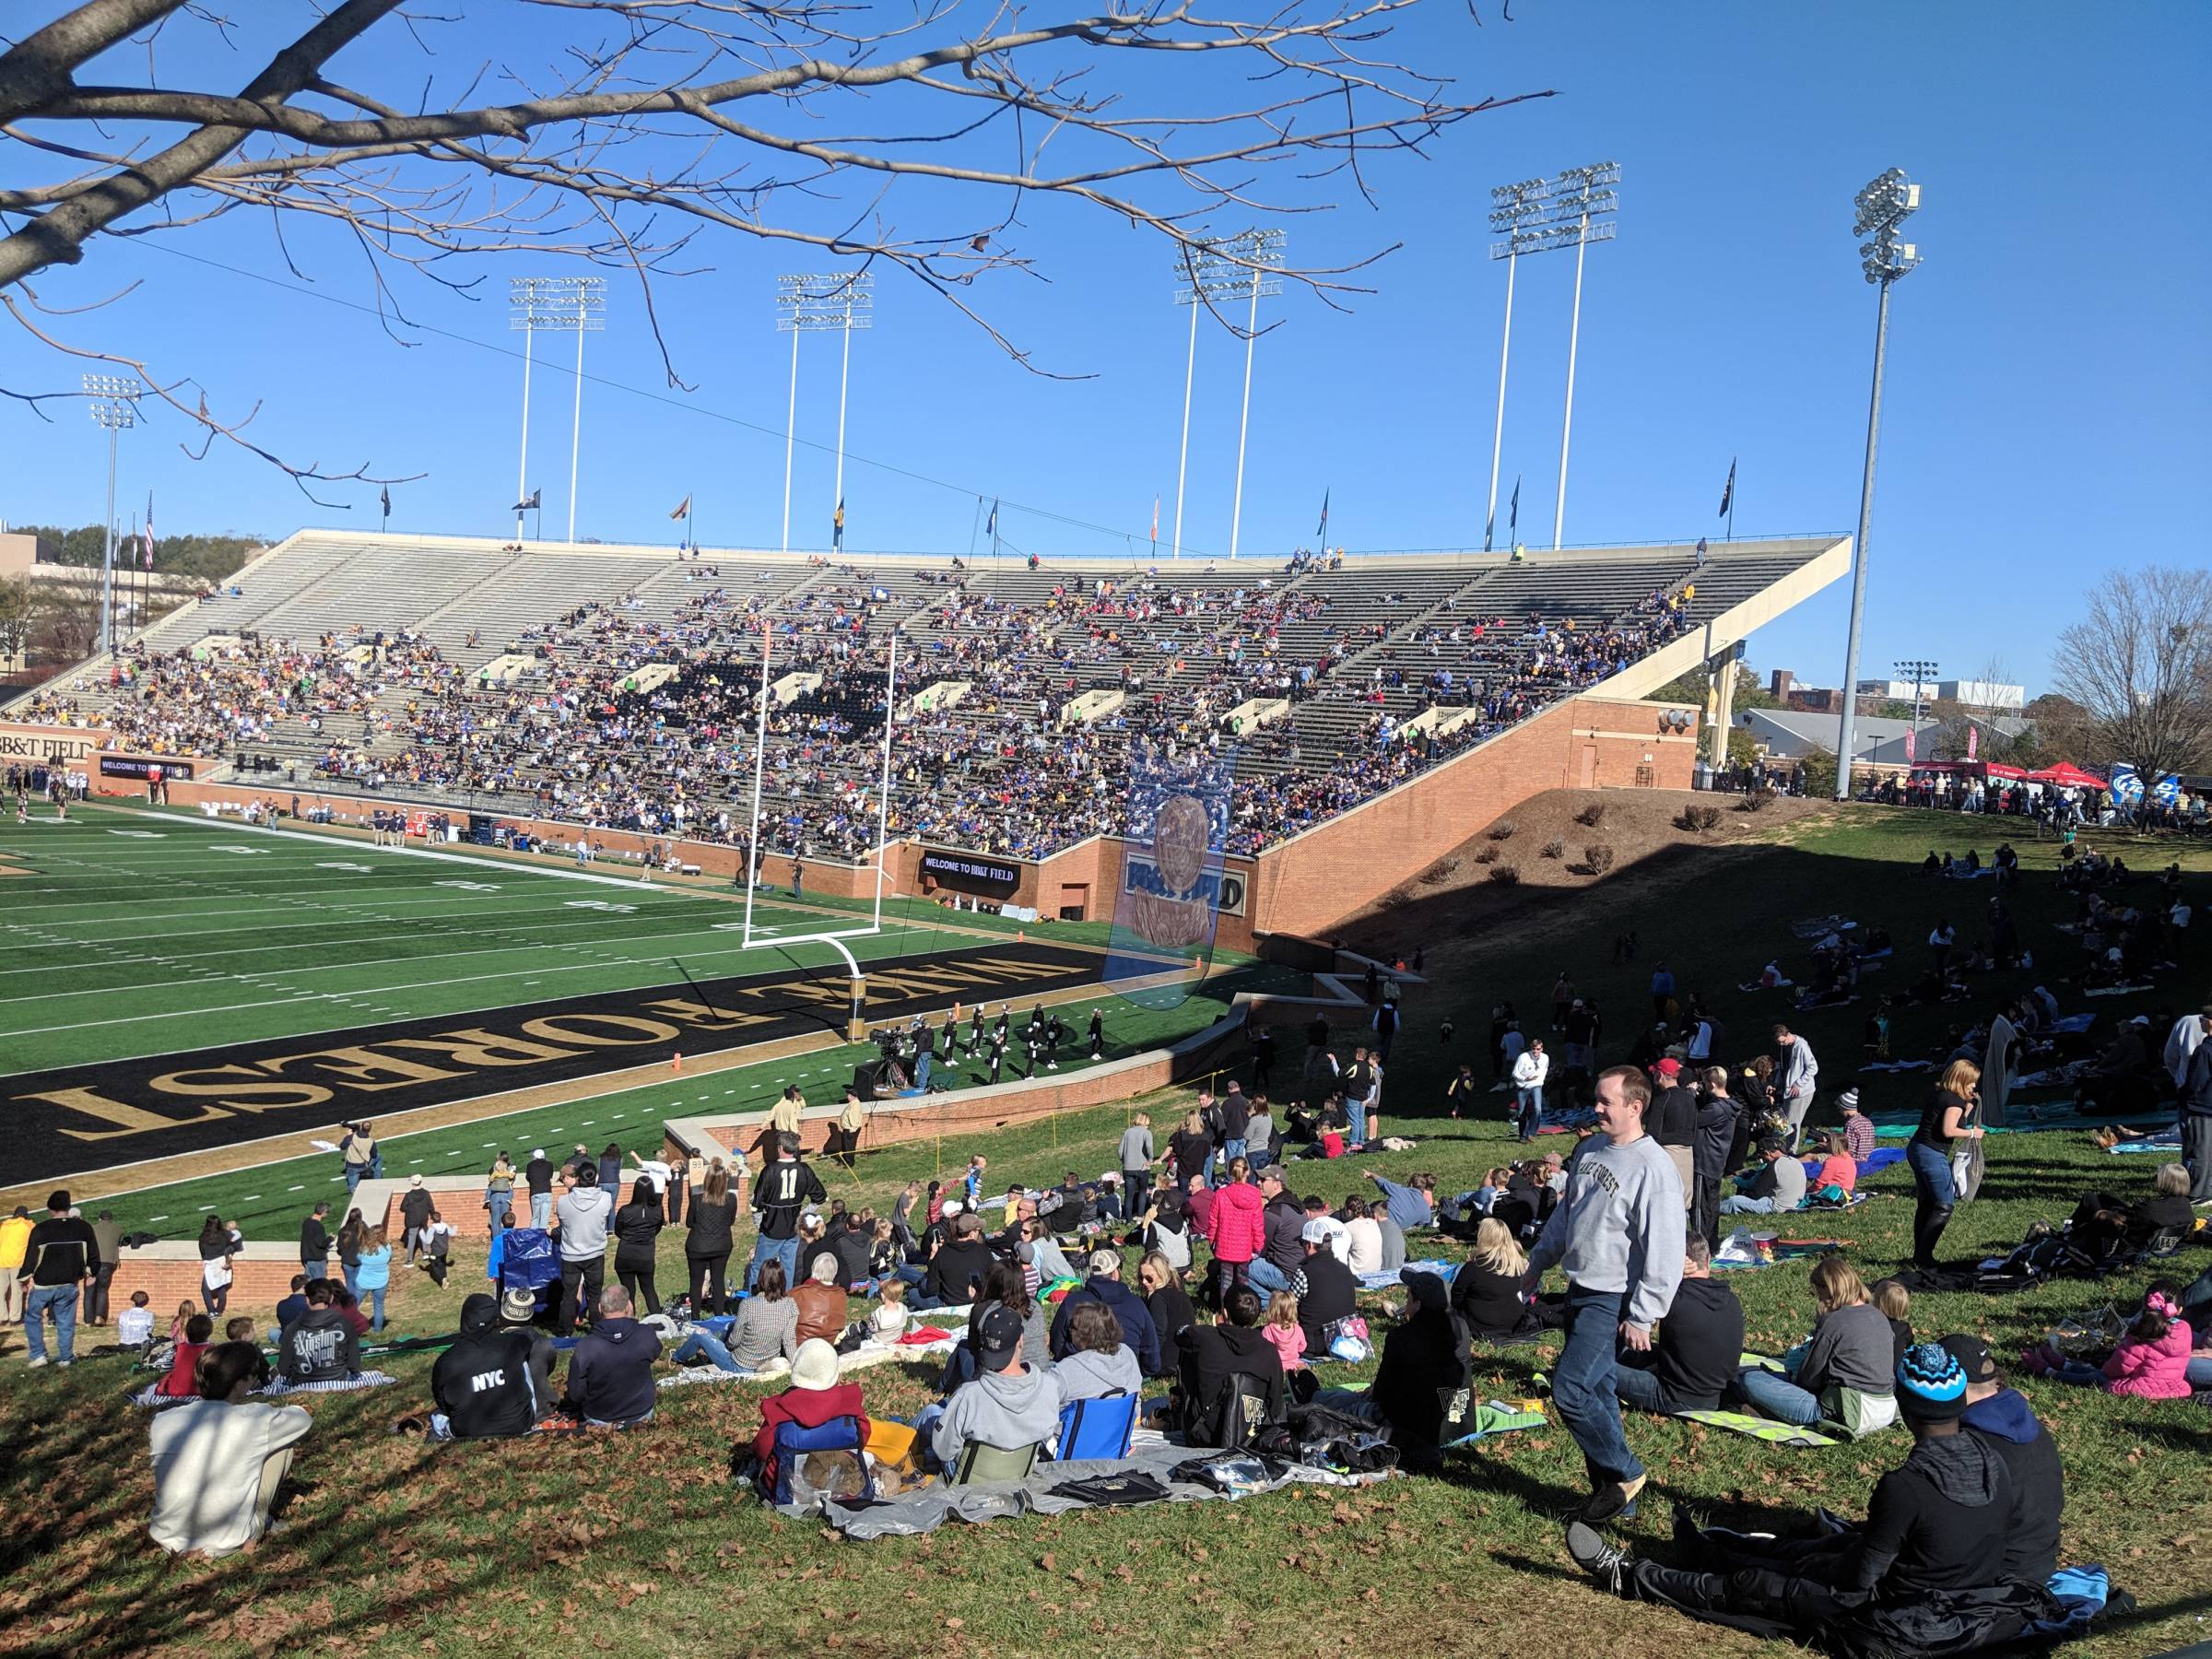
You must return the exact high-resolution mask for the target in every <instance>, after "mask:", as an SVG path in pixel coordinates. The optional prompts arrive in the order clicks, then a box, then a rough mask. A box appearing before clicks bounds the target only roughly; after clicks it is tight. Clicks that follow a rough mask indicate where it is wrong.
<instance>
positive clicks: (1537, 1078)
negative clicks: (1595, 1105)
mask: <svg viewBox="0 0 2212 1659" xmlns="http://www.w3.org/2000/svg"><path fill="white" fill-rule="evenodd" d="M1550 1072H1551V1056H1550V1055H1548V1054H1547V1053H1545V1052H1544V1040H1543V1039H1542V1038H1541V1037H1538V1038H1535V1039H1534V1040H1533V1041H1530V1043H1529V1045H1528V1046H1527V1047H1526V1048H1525V1049H1524V1050H1522V1051H1521V1054H1520V1057H1519V1058H1518V1059H1516V1060H1515V1061H1514V1062H1513V1088H1514V1091H1515V1095H1514V1098H1515V1099H1516V1100H1518V1101H1519V1104H1520V1114H1519V1115H1520V1137H1521V1140H1522V1142H1523V1143H1524V1144H1526V1143H1527V1142H1529V1141H1533V1140H1535V1138H1536V1131H1537V1130H1538V1129H1540V1128H1542V1127H1543V1124H1544V1079H1545V1078H1546V1077H1548V1076H1549V1075H1550Z"/></svg>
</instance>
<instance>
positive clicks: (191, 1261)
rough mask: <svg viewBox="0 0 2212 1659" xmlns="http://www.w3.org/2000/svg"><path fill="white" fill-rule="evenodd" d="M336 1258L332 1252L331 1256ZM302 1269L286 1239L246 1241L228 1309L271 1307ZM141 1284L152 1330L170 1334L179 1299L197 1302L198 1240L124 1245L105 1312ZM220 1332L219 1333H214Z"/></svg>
mask: <svg viewBox="0 0 2212 1659" xmlns="http://www.w3.org/2000/svg"><path fill="white" fill-rule="evenodd" d="M332 1260H333V1262H334V1263H335V1260H336V1258H335V1256H334V1257H333V1258H332ZM299 1271H300V1261H299V1257H298V1256H297V1255H296V1254H295V1253H294V1252H293V1250H292V1247H291V1246H289V1245H286V1244H249V1245H247V1246H246V1247H245V1250H244V1252H243V1253H241V1254H240V1255H239V1256H238V1257H237V1259H235V1260H234V1261H232V1263H231V1264H230V1303H229V1305H230V1311H231V1312H234V1313H263V1312H273V1311H274V1310H275V1308H276V1306H277V1303H278V1302H280V1301H282V1300H284V1299H285V1298H286V1297H288V1296H289V1295H290V1294H291V1293H292V1276H293V1275H294V1274H296V1273H298V1272H299ZM135 1290H143V1291H145V1292H146V1295H147V1303H148V1305H150V1306H151V1307H152V1309H153V1311H154V1325H155V1334H156V1335H168V1334H169V1324H168V1322H169V1318H170V1316H171V1314H173V1313H174V1312H176V1311H177V1304H178V1303H179V1302H190V1303H191V1304H192V1305H193V1307H194V1310H195V1311H196V1310H197V1309H198V1308H199V1307H200V1305H201V1303H200V1253H199V1247H198V1246H197V1245H196V1244H180V1243H165V1244H148V1245H147V1246H145V1247H144V1248H143V1249H139V1250H126V1251H124V1253H123V1260H122V1261H121V1262H119V1263H117V1264H116V1266H115V1278H114V1282H113V1284H112V1286H111V1287H110V1288H109V1291H108V1316H109V1318H111V1319H112V1318H113V1317H114V1316H115V1311H116V1310H117V1309H120V1308H127V1307H129V1306H130V1305H131V1293H132V1292H133V1291H135ZM218 1334H219V1333H218Z"/></svg>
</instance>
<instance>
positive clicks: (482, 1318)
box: [461, 1290, 500, 1331]
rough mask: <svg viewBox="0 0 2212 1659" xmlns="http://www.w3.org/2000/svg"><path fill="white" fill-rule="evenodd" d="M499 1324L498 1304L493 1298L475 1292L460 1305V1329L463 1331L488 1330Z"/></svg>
mask: <svg viewBox="0 0 2212 1659" xmlns="http://www.w3.org/2000/svg"><path fill="white" fill-rule="evenodd" d="M499 1323H500V1304H499V1300H498V1299H497V1298H495V1297H491V1296H488V1295H486V1294H485V1293H484V1292H483V1291H481V1290H479V1291H477V1293H476V1294H475V1295H474V1296H472V1297H470V1298H469V1299H468V1300H466V1301H465V1302H463V1303H462V1304H461V1328H462V1329H463V1330H464V1331H483V1330H488V1329H489V1328H490V1327H491V1326H493V1325H495V1324H499Z"/></svg>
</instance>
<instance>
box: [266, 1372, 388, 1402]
mask: <svg viewBox="0 0 2212 1659" xmlns="http://www.w3.org/2000/svg"><path fill="white" fill-rule="evenodd" d="M398 1381H399V1379H398V1378H397V1377H395V1376H394V1375H392V1373H391V1372H389V1371H363V1372H361V1373H360V1374H359V1376H354V1377H334V1378H332V1379H331V1380H330V1381H329V1382H293V1381H291V1380H290V1379H289V1378H288V1377H271V1378H270V1379H269V1381H268V1382H267V1383H266V1384H265V1385H264V1386H262V1387H260V1388H257V1389H255V1390H254V1391H253V1392H254V1393H255V1394H266V1395H268V1396H270V1397H271V1398H282V1397H283V1396H284V1395H286V1394H351V1393H353V1392H354V1390H356V1389H357V1388H382V1387H384V1386H385V1385H386V1384H388V1383H393V1382H398Z"/></svg>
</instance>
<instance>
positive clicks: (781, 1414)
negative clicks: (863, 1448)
mask: <svg viewBox="0 0 2212 1659" xmlns="http://www.w3.org/2000/svg"><path fill="white" fill-rule="evenodd" d="M841 1417H849V1418H859V1419H860V1434H861V1439H862V1440H863V1441H865V1440H866V1439H867V1434H868V1418H867V1410H866V1407H865V1406H864V1405H863V1403H862V1401H861V1397H860V1384H859V1383H857V1382H839V1381H838V1380H837V1350H836V1349H835V1348H833V1347H830V1345H829V1344H828V1343H826V1342H824V1341H823V1340H822V1339H821V1338H820V1337H818V1336H817V1337H814V1338H812V1339H810V1340H808V1341H806V1342H802V1343H800V1344H799V1357H798V1358H797V1359H795V1360H794V1361H793V1362H792V1367H791V1386H790V1387H789V1388H787V1389H785V1390H784V1391H783V1392H782V1394H771V1395H769V1396H768V1398H767V1399H765V1400H763V1401H761V1402H760V1432H759V1433H758V1434H756V1435H754V1436H753V1453H754V1455H755V1456H757V1457H759V1460H760V1486H761V1489H762V1490H763V1491H769V1492H772V1491H774V1490H775V1489H776V1476H777V1469H776V1455H775V1454H776V1430H777V1428H778V1426H779V1425H781V1424H783V1423H796V1424H797V1425H798V1426H799V1427H800V1428H802V1429H819V1428H820V1427H821V1426H822V1425H823V1424H824V1423H827V1422H830V1421H833V1420H834V1419H836V1418H841Z"/></svg>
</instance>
